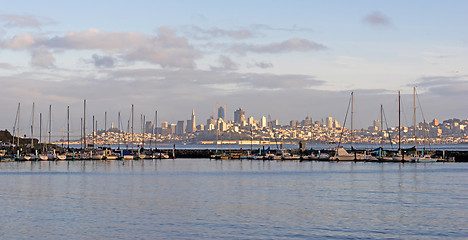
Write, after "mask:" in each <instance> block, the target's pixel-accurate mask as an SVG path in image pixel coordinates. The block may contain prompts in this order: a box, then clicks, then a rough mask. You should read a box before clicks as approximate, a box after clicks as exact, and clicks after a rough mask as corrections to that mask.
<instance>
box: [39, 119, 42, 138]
mask: <svg viewBox="0 0 468 240" xmlns="http://www.w3.org/2000/svg"><path fill="white" fill-rule="evenodd" d="M39 142H42V113H39Z"/></svg>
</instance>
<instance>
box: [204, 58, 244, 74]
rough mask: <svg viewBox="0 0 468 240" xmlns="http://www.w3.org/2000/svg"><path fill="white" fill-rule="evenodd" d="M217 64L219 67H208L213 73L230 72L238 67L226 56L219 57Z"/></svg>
mask: <svg viewBox="0 0 468 240" xmlns="http://www.w3.org/2000/svg"><path fill="white" fill-rule="evenodd" d="M218 62H219V64H220V66H219V67H215V66H210V69H211V70H213V71H232V70H237V69H238V65H237V64H236V63H235V62H234V61H232V60H231V59H230V58H229V57H227V56H224V55H221V56H219V59H218Z"/></svg>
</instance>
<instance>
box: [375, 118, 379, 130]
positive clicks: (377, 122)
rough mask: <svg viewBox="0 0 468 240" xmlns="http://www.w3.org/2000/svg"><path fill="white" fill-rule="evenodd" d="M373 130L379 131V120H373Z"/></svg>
mask: <svg viewBox="0 0 468 240" xmlns="http://www.w3.org/2000/svg"><path fill="white" fill-rule="evenodd" d="M374 129H376V130H380V120H374Z"/></svg>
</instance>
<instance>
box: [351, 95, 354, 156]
mask: <svg viewBox="0 0 468 240" xmlns="http://www.w3.org/2000/svg"><path fill="white" fill-rule="evenodd" d="M353 107H354V92H351V147H353V140H354V129H353V115H354V110H353Z"/></svg>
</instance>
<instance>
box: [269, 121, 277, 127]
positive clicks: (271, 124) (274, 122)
mask: <svg viewBox="0 0 468 240" xmlns="http://www.w3.org/2000/svg"><path fill="white" fill-rule="evenodd" d="M270 126H271V127H278V126H279V122H278V120H272V121H270Z"/></svg>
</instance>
